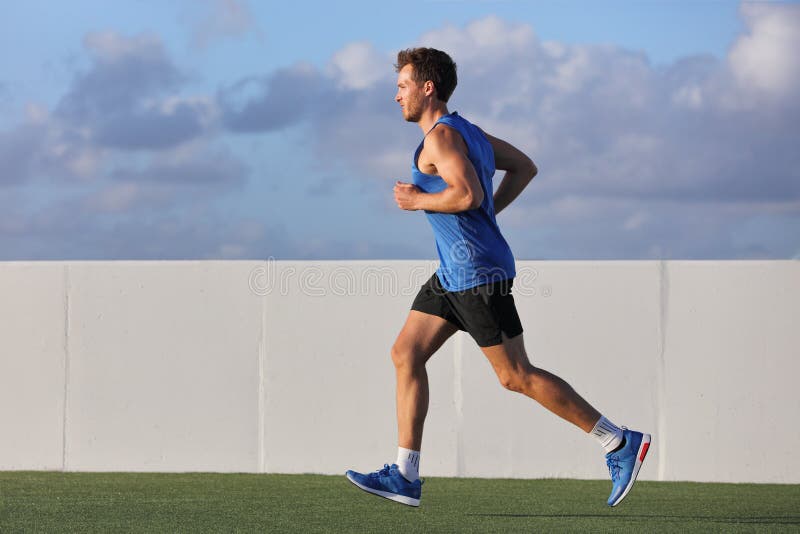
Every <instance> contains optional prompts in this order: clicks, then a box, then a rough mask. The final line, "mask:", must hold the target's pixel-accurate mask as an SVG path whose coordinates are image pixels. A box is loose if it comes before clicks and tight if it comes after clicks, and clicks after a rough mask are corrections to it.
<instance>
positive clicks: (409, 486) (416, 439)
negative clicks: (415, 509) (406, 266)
mask: <svg viewBox="0 0 800 534" xmlns="http://www.w3.org/2000/svg"><path fill="white" fill-rule="evenodd" d="M457 330H458V328H457V327H456V326H455V325H454V324H453V323H450V322H448V321H447V320H445V319H443V318H441V317H439V316H437V315H431V314H427V313H423V312H420V311H416V310H411V312H409V314H408V319H406V323H405V325H404V326H403V329H402V330H401V331H400V334H399V335H398V336H397V340H396V341H395V343H394V346H392V361H393V362H394V366H395V371H396V374H397V433H398V436H397V438H398V443H399V447H398V461H397V465H388V464H387V465H385V466H384V467H383V469H379V470H377V471H375V472H374V473H369V474H362V473H358V472H356V471H347V473H346V476H347V478H348V479H349V480H350V482H352V483H353V484H355V485H356V486H358V487H359V488H361V489H362V490H364V491H366V492H369V493H372V494H374V495H378V496H381V497H385V498H387V499H391V500H393V501H395V502H399V503H402V504H406V505H409V506H419V501H420V497H421V490H422V481H421V480H419V477H418V476H416V473H417V469H418V466H419V451H420V448H421V445H422V428H423V426H424V424H425V416H426V415H427V413H428V373H427V372H426V371H425V363H426V362H427V361H428V360H429V359H430V357H431V356H433V354H434V353H435V352H436V351H437V350H438V349H439V347H441V346H442V344H443V343H444V342H445V341H447V338H449V337H450V336H452V335H453V334H454V333H455V332H456V331H457ZM404 454H408V455H409V456H408V457H404V458H403V460H405V461H403V460H401V458H400V457H401V456H402V455H404ZM400 464H403V465H400Z"/></svg>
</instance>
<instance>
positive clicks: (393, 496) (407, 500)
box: [345, 474, 419, 506]
mask: <svg viewBox="0 0 800 534" xmlns="http://www.w3.org/2000/svg"><path fill="white" fill-rule="evenodd" d="M345 476H347V480H349V481H350V482H352V483H353V484H355V485H356V486H358V487H359V488H360V489H362V490H364V491H366V492H367V493H372V494H373V495H377V496H378V497H383V498H384V499H389V500H390V501H394V502H399V503H400V504H405V505H406V506H419V499H415V498H413V497H406V496H405V495H398V494H397V493H390V492H388V491H381V490H376V489H374V488H368V487H367V486H364V485H363V484H359V483H358V482H356V481H355V480H353V479H352V478H350V475H349V474H348V475H345Z"/></svg>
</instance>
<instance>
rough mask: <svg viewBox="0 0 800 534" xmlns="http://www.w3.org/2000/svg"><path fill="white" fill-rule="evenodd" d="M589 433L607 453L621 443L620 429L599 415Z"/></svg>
mask: <svg viewBox="0 0 800 534" xmlns="http://www.w3.org/2000/svg"><path fill="white" fill-rule="evenodd" d="M591 434H592V436H594V438H595V439H596V440H597V442H598V443H599V444H600V445H602V447H603V448H604V449H605V450H606V452H607V453H608V452H611V451H613V450H614V449H616V448H617V447H619V445H620V443H622V429H621V428H620V427H618V426H617V425H615V424H614V423H612V422H611V421H609V420H608V419H606V418H605V417H603V416H600V419H599V420H598V421H597V424H595V425H594V428H593V429H592V432H591Z"/></svg>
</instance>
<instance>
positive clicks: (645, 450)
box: [639, 443, 650, 462]
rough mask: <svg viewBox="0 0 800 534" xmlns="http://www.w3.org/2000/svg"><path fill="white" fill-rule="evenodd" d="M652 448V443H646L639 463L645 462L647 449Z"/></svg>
mask: <svg viewBox="0 0 800 534" xmlns="http://www.w3.org/2000/svg"><path fill="white" fill-rule="evenodd" d="M649 448H650V443H645V444H644V445H642V453H641V454H640V455H639V461H640V462H641V461H643V460H644V457H645V456H647V449H649Z"/></svg>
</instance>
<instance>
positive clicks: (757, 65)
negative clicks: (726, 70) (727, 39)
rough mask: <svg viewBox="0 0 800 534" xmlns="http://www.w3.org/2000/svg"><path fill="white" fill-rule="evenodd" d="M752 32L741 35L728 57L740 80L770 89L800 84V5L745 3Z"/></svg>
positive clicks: (783, 91)
mask: <svg viewBox="0 0 800 534" xmlns="http://www.w3.org/2000/svg"><path fill="white" fill-rule="evenodd" d="M741 12H742V16H743V18H744V20H745V22H746V24H747V26H748V28H749V33H748V34H747V35H743V36H741V37H739V39H738V40H737V41H736V43H735V44H734V45H733V47H732V48H731V51H730V54H729V56H728V60H729V62H730V66H731V70H732V71H733V74H734V75H735V76H736V79H737V80H738V81H739V83H740V84H741V85H742V86H743V87H745V88H750V89H756V90H760V91H764V92H767V93H776V94H787V93H789V92H792V91H796V90H797V89H798V87H800V54H798V51H799V50H800V5H797V4H779V3H774V4H758V3H744V4H742V7H741Z"/></svg>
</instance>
